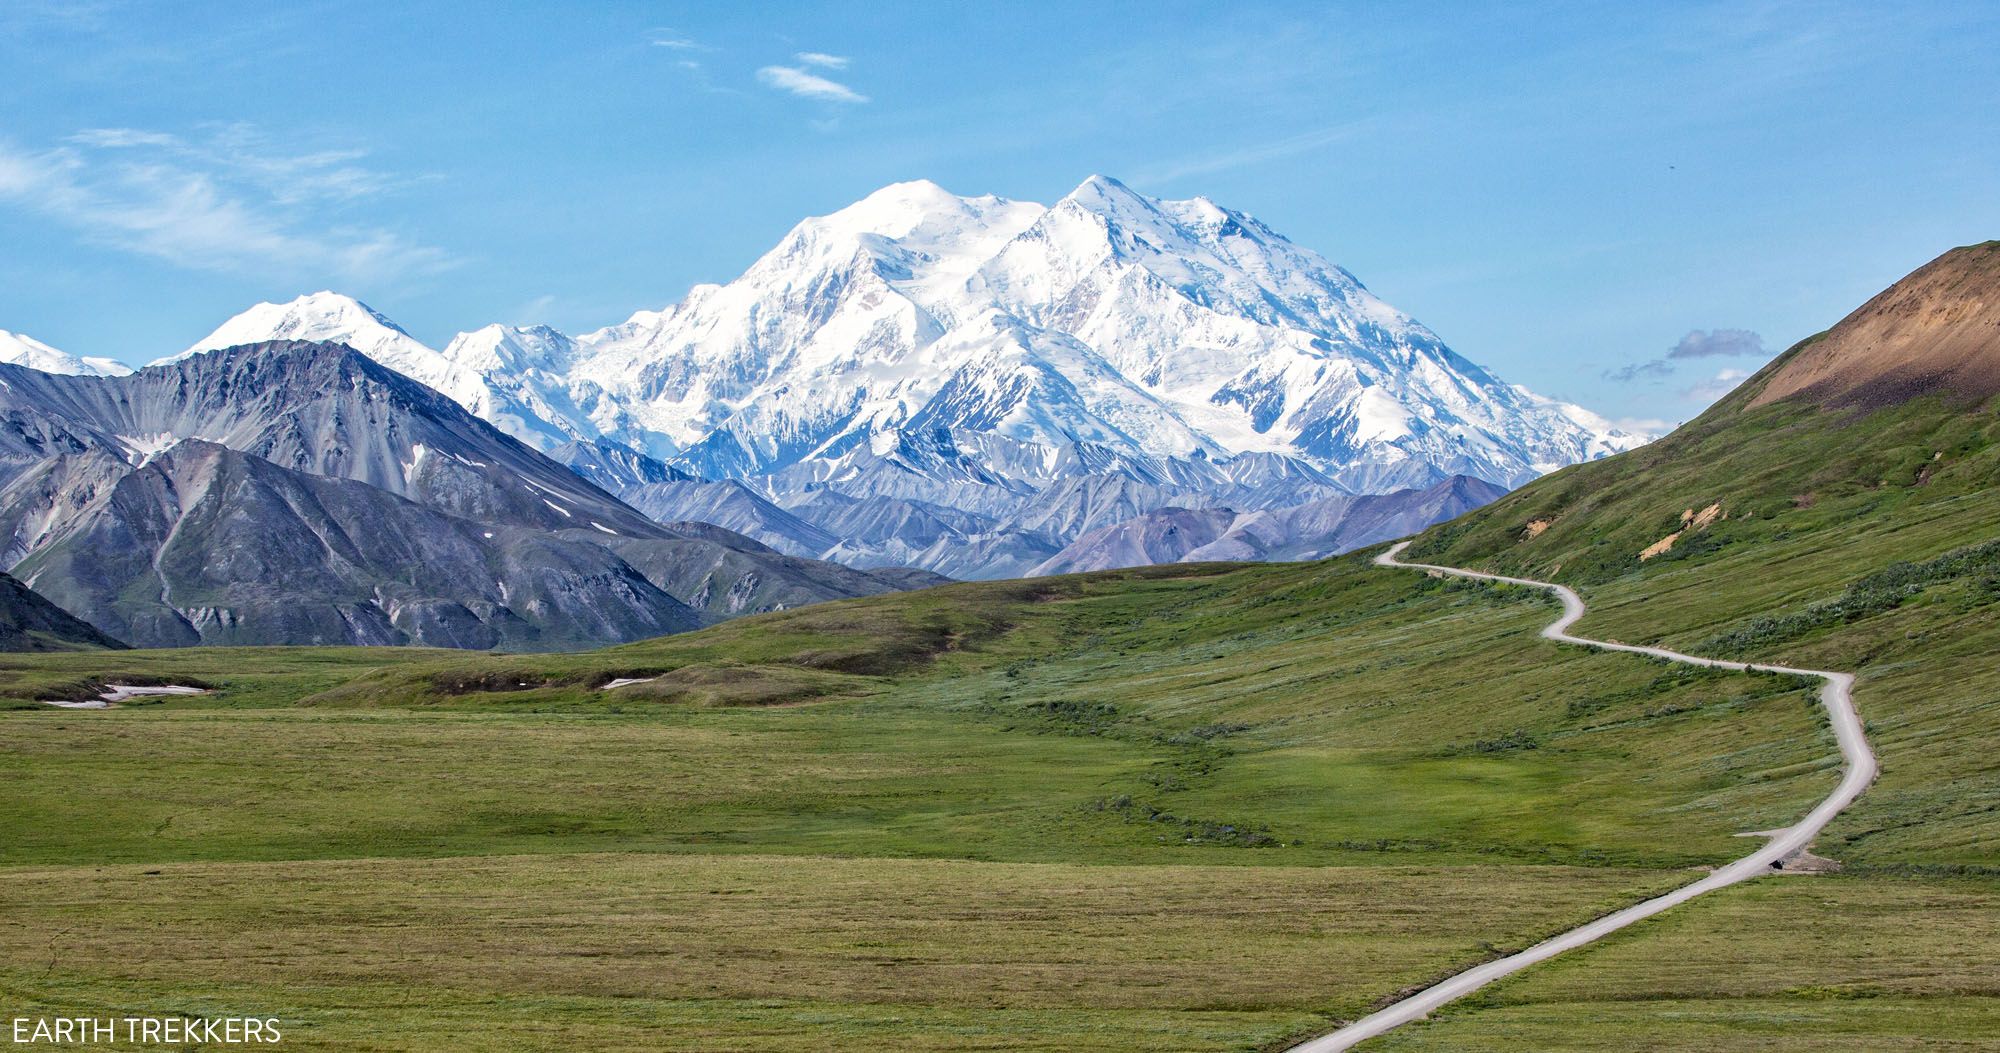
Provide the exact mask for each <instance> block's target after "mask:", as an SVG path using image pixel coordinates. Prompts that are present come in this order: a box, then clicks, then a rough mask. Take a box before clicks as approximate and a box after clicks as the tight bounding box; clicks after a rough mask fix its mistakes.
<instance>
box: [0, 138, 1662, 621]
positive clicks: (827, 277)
mask: <svg viewBox="0 0 2000 1053" xmlns="http://www.w3.org/2000/svg"><path fill="white" fill-rule="evenodd" d="M0 361H4V362H8V363H12V365H4V366H0V383H4V391H0V414H4V429H5V430H4V434H0V487H4V489H0V530H4V531H5V544H6V562H7V565H8V566H9V567H10V568H13V569H14V570H15V572H16V574H17V576H19V577H20V578H21V579H22V580H23V581H24V582H27V583H28V584H29V585H30V586H31V587H33V588H34V589H36V590H37V591H39V592H41V593H42V594H44V595H46V596H47V597H49V598H50V599H51V600H53V601H54V602H56V603H57V604H58V605H60V606H62V607H64V608H65V609H67V610H69V611H70V612H72V613H74V614H77V615H78V616H80V617H83V618H85V619H86V620H89V621H91V622H93V623H94V624H95V625H97V626H98V627H99V628H101V629H103V630H104V631H105V632H107V633H109V634H110V635H112V636H114V637H117V638H119V639H121V640H125V641H127V642H130V643H134V644H138V645H141V646H145V645H178V644H193V643H423V644H433V645H442V646H459V647H479V648H491V647H500V648H513V649H518V648H547V647H573V646H579V645H584V644H589V643H602V642H616V641H623V640H630V639H635V638H639V637H644V636H649V635H657V634H661V633H666V632H674V631H679V630H683V629H687V628H691V627H695V626H698V625H701V624H706V623H708V622H711V621H713V620H715V619H717V618H720V617H727V616H730V615H734V614H739V613H749V612H754V611H761V610H772V609H778V608H783V607H788V606H796V605H798V604H801V603H809V602H814V601H817V600H823V599H831V598H838V597H846V596H858V595H865V594H868V593H873V592H881V591H885V590H892V589H897V588H906V587H912V586H921V585H925V584H930V583H934V582H936V581H938V580H940V576H948V577H953V578H1004V577H1018V576H1024V575H1033V574H1049V573H1059V572H1064V571H1070V570H1084V569H1101V568H1108V567H1120V566H1130V565H1135V564H1144V563H1162V562H1177V561H1183V560H1208V559H1239V560H1240V559H1309V558H1317V557H1322V556H1327V555H1332V554H1336V553H1340V552H1345V551H1350V550H1353V549H1356V548H1359V547H1362V546H1365V545H1368V544H1371V543H1374V542H1377V541H1381V540H1385V539H1388V538H1391V537H1396V536H1402V535H1406V534H1408V533H1411V532H1412V531H1415V530H1419V529H1421V528H1423V527H1425V526H1428V525H1430V524H1432V523H1435V522H1441V521H1443V520H1448V519H1452V518H1454V517H1456V516H1458V515H1460V514H1462V513H1464V512H1466V511H1468V510H1470V509H1472V508H1475V507H1478V506H1480V505H1482V504H1485V503H1487V502H1489V501H1491V500H1494V499H1495V498H1497V497H1499V496H1500V495H1501V494H1503V493H1505V492H1506V490H1508V489H1510V488H1512V487H1515V486H1518V485H1520V484H1522V483H1525V482H1528V481H1530V480H1532V479H1535V478H1537V477H1539V476H1541V475H1542V474H1544V473H1547V472H1549V471H1552V470H1554V469H1557V468H1560V467H1563V466H1565V465H1569V464H1573V463H1577V462H1581V461H1588V460H1594V459H1597V458H1600V457H1604V456H1606V455H1609V454H1612V453H1616V452H1619V451H1622V450H1625V449H1629V448H1631V447H1634V446H1637V445H1639V444H1641V443H1642V442H1643V441H1644V439H1643V437H1641V436H1636V435H1630V434H1626V433H1623V432H1620V431H1618V430H1617V429H1615V428H1613V427H1612V426H1611V425H1610V424H1609V423H1608V422H1606V421H1605V420H1603V419H1601V418H1599V417H1597V416H1595V415H1594V414H1591V413H1589V412H1588V411H1586V410H1583V409H1581V408H1579V407H1577V406H1573V405H1569V404H1566V403H1561V402H1557V401H1554V400H1551V399H1547V398H1544V397H1542V396H1539V395H1536V394H1534V393H1532V392H1530V391H1528V390H1526V389H1525V388H1521V387H1518V386H1514V385H1510V384H1506V383H1504V382H1502V381H1501V380H1499V379H1498V378H1496V377H1494V376H1493V375H1492V374H1490V373H1488V372H1487V371H1485V370H1483V369H1481V368H1480V367H1479V366H1477V365H1474V364H1473V363H1471V362H1469V361H1467V360H1466V359H1464V358H1462V357H1460V356H1459V355H1457V354H1456V353H1454V352H1453V351H1452V350H1451V349H1450V348H1448V347H1446V346H1445V345H1444V343H1443V342H1442V341H1441V340H1440V339H1439V338H1438V337H1437V336H1436V335H1435V334H1433V333H1432V332H1431V331H1430V330H1429V329H1426V328H1425V327H1424V326H1422V325H1420V324H1418V323H1417V322H1416V321H1414V320H1413V319H1411V318H1410V317H1408V316H1407V315H1404V314H1403V313H1401V312H1399V311H1397V310H1395V309H1394V308H1392V307H1390V306H1389V305H1387V304H1385V303H1383V302H1382V301H1381V300H1379V299H1377V298H1376V297H1375V296H1374V295H1372V294H1371V293H1369V292H1368V291H1367V290H1366V289H1365V288H1363V287H1362V285H1361V283H1360V282H1358V281H1357V280H1356V279H1355V278H1354V277H1353V276H1352V275H1350V274H1349V273H1347V272H1346V271H1345V270H1343V269H1341V268H1340V267H1338V266H1335V265H1334V264H1332V263H1330V262H1329V261H1327V260H1326V259H1324V258H1323V257H1321V256H1319V255H1318V254H1317V253H1314V252H1312V251H1309V250H1306V249H1303V248H1300V247H1299V246H1296V245H1294V244H1292V243H1291V242H1289V241H1287V240H1286V239H1285V238H1283V237H1282V236H1280V235H1278V234H1277V233H1275V232H1274V231H1272V230H1271V229H1270V228H1268V227H1266V226H1264V225H1263V224H1262V223H1260V222H1258V221H1257V220H1255V219H1253V218H1251V217H1249V216H1247V215H1244V214H1242V213H1240V212H1235V211H1231V210H1229V209H1226V208H1222V207H1220V206H1218V205H1216V204H1214V203H1212V202H1210V201H1208V200H1207V199H1205V198H1196V199H1193V200H1190V201H1163V200H1156V199H1153V198H1149V197H1146V196H1143V195H1140V194H1138V193H1135V192H1133V191H1132V190H1130V189H1128V188H1127V187H1125V186H1124V185H1123V184H1121V183H1119V182H1117V181H1116V180H1112V179H1107V178H1104V177H1100V176H1093V177H1091V178H1090V179H1088V180H1086V181H1085V182H1084V183H1083V184H1082V185H1080V186H1079V187H1077V188H1076V190H1075V191H1073V192H1072V193H1070V194H1069V195H1068V196H1066V197H1064V198H1063V199H1062V200H1060V201H1058V202H1057V203H1056V204H1055V205H1053V206H1043V205H1039V204H1032V203H1027V202H1019V201H1009V200H1005V199H1002V198H998V197H992V196H985V197H969V198H968V197H959V196H956V195H953V194H951V193H948V192H946V191H945V190H943V189H942V188H940V187H938V186H937V185H935V184H932V183H928V182H921V181H920V182H910V183H898V184H895V185H892V186H889V187H886V188H884V189H882V190H880V191H877V192H876V193H874V194H871V195H869V196H868V197H867V198H865V199H863V200H862V201H860V202H857V203H856V204H854V205H851V206H849V207H847V208H845V209H842V210H840V211H838V212H835V213H833V214H831V215H828V216H822V217H815V218H810V219H807V220H805V221H804V222H802V223H800V224H799V225H798V226H796V227H795V228H793V229H792V231H791V232H790V233H789V234H787V235H786V236H785V237H784V239H783V240H781V241H780V242H779V243H778V245H777V246H776V247H775V248H773V249H771V250H770V251H769V252H768V253H766V254H765V255H764V256H763V257H762V258H761V259H759V260H758V261H757V262H756V263H755V264H754V265H752V266H751V267H750V268H749V270H747V271H746V272H745V273H744V274H743V275H742V276H740V277H739V278H737V279H736V280H735V281H733V282H730V283H729V284H727V285H702V286H698V287H696V288H695V289H694V290H693V291H691V292H690V293H689V294H688V295H687V297H686V298H685V299H683V300H682V301H681V302H679V303H678V304H675V305H673V306H671V307H668V308H666V309H664V310H660V311H641V312H639V313H637V314H634V315H633V316H632V317H630V318H629V319H627V320H626V321H624V322H622V323H620V324H617V325H613V326H610V327H607V328H604V329H599V330H596V331H594V332H589V333H585V334H582V335H580V336H571V335H567V334H564V333H561V332H558V331H556V330H554V329H550V328H547V327H544V326H534V327H526V328H522V327H511V326H502V325H489V326H486V327H485V328H482V329H477V330H474V331H472V332H466V333H461V334H459V335H458V336H457V337H456V338H454V339H453V340H451V341H450V342H449V343H448V344H447V345H446V346H445V347H444V348H443V349H442V350H438V349H436V348H433V347H430V346H427V345H426V344H424V343H422V342H421V341H419V340H417V339H416V338H414V337H412V336H411V335H410V334H409V333H408V332H406V331H404V330H403V329H402V328H401V327H400V326H398V325H397V324H396V323H395V322H393V321H391V320H390V319H389V318H387V317H385V316H384V315H382V314H380V313H378V312H376V311H375V310H374V309H372V308H370V307H368V306H367V305H365V304H363V303H361V302H360V301H358V300H355V299H353V298H351V297H348V296H344V295H340V294H337V293H333V292H321V293H316V294H313V295H309V296H303V297H300V298H298V299H296V300H293V301H291V302H290V303H284V304H273V303H265V304H259V305H257V306H255V307H252V308H251V309H249V310H247V311H245V312H243V313H242V314H239V315H237V316H236V317H234V318H232V319H230V320H228V321H227V322H225V323H224V324H223V325H222V326H220V327H219V328H217V329H216V330H215V331H214V332H213V333H211V334H209V335H208V336H207V337H204V338H203V339H201V340H198V341H196V342H195V343H194V344H193V345H192V346H190V347H189V348H187V349H186V350H185V351H182V352H180V353H178V354H175V355H172V356H170V357H167V358H163V359H160V360H159V361H156V362H154V363H153V364H152V365H151V366H149V367H147V368H145V369H143V370H139V371H138V372H136V373H132V372H131V371H130V370H129V369H127V368H126V367H124V366H122V365H121V364H119V363H117V362H115V361H109V360H102V359H96V360H84V359H79V358H75V357H73V356H70V355H67V354H64V353H63V352H61V351H58V350H56V349H54V348H51V347H48V346H47V345H45V344H41V343H39V342H38V341H34V340H32V339H31V338H27V337H19V336H15V335H13V334H0ZM128 374H129V375H128Z"/></svg>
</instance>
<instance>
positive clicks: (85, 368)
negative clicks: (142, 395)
mask: <svg viewBox="0 0 2000 1053" xmlns="http://www.w3.org/2000/svg"><path fill="white" fill-rule="evenodd" d="M0 362H5V363H8V364H9V365H16V366H26V367H28V368H29V369H39V370H41V371H42V372H44V373H61V374H63V375H65V376H73V377H122V376H124V375H125V374H127V373H130V372H132V367H131V366H128V365H126V364H125V363H123V362H120V361H118V360H117V359H113V358H78V357H77V356H75V355H72V354H70V353H69V352H67V351H58V350H56V349H55V348H53V347H50V346H49V345H47V344H44V343H42V342H41V341H40V340H37V339H35V338H34V337H32V336H28V335H26V334H24V333H10V332H8V331H7V330H5V329H0Z"/></svg>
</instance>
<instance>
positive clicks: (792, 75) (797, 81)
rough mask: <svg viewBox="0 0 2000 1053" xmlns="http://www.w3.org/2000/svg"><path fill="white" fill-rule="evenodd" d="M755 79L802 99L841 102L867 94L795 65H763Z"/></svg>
mask: <svg viewBox="0 0 2000 1053" xmlns="http://www.w3.org/2000/svg"><path fill="white" fill-rule="evenodd" d="M757 79H758V80H761V81H763V82H764V83H765V84H767V85H769V86H770V87H773V88H776V89H778V90H779V91H784V92H790V93H791V94H793V95H797V96H799V97H800V98H803V99H819V100H821V101H822V102H842V103H862V102H867V101H868V96H866V95H863V94H861V93H860V92H858V91H855V90H854V89H853V88H850V87H848V86H847V85H845V84H842V83H840V82H839V81H833V80H828V79H826V78H825V77H822V76H819V75H818V74H814V73H808V72H806V71H805V70H803V69H799V68H798V67H796V66H765V67H764V68H763V69H760V70H758V71H757Z"/></svg>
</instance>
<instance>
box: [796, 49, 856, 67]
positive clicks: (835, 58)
mask: <svg viewBox="0 0 2000 1053" xmlns="http://www.w3.org/2000/svg"><path fill="white" fill-rule="evenodd" d="M792 57H793V58H795V59H798V60H799V61H800V62H803V63H805V64H806V65H808V66H821V67H824V68H826V69H846V68H847V63H848V62H849V59H848V57H847V56H846V55H829V54H827V53H826V52H824V51H801V52H799V53H798V54H796V55H793V56H792Z"/></svg>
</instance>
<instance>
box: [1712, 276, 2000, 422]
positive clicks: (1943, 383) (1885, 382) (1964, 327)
mask: <svg viewBox="0 0 2000 1053" xmlns="http://www.w3.org/2000/svg"><path fill="white" fill-rule="evenodd" d="M1995 394H2000V241H1989V242H1985V243H1984V244H1980V245H1968V246H1966V247H1964V248H1957V249H1953V250H1951V251H1950V252H1947V253H1945V254H1944V255H1942V256H1940V257H1938V258H1937V259H1935V260H1932V261H1931V262H1930V263H1927V264H1925V265H1924V266H1922V267H1920V268H1918V269H1917V270H1916V271H1915V272H1914V273H1912V274H1911V275H1910V276H1909V277H1907V278H1904V279H1903V280H1902V281H1899V282H1897V283H1896V284H1894V285H1892V286H1890V287H1889V288H1888V289H1886V290H1884V291H1883V292H1882V293H1881V294H1879V295H1877V296H1876V297H1875V298H1874V299H1872V300H1870V301H1868V302H1867V303H1865V304H1863V305H1861V308H1860V309H1859V310H1857V311H1855V312H1854V313H1853V314H1850V315H1848V316H1847V317H1846V318H1843V319H1841V321H1840V323H1839V324H1838V325H1836V326H1834V327H1833V328H1832V329H1829V330H1827V331H1826V333H1824V334H1822V335H1821V336H1819V337H1818V338H1816V339H1814V340H1812V341H1810V342H1808V343H1806V344H1804V345H1801V346H1800V347H1799V348H1797V349H1796V350H1795V351H1794V352H1793V353H1792V354H1790V355H1787V356H1785V358H1784V359H1782V360H1780V361H1779V362H1778V363H1777V364H1776V367H1775V368H1774V369H1773V370H1772V372H1771V373H1770V374H1769V379H1768V380H1767V381H1766V382H1765V384H1764V386H1763V390H1761V391H1759V392H1758V393H1757V394H1756V396H1755V397H1754V398H1752V399H1751V400H1750V405H1751V406H1753V407H1754V406H1762V405H1766V404H1768V403H1772V402H1779V401H1793V402H1809V403H1813V404H1816V405H1820V406H1824V407H1829V408H1848V407H1860V408H1868V409H1873V408H1877V407H1881V406H1889V405H1894V404H1896V403H1899V402H1904V401H1907V400H1909V399H1912V398H1918V397H1921V396H1925V395H1942V396H1945V397H1946V398H1949V399H1952V400H1953V401H1958V402H1980V401H1983V400H1985V399H1987V398H1989V397H1991V396H1993V395H1995Z"/></svg>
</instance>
